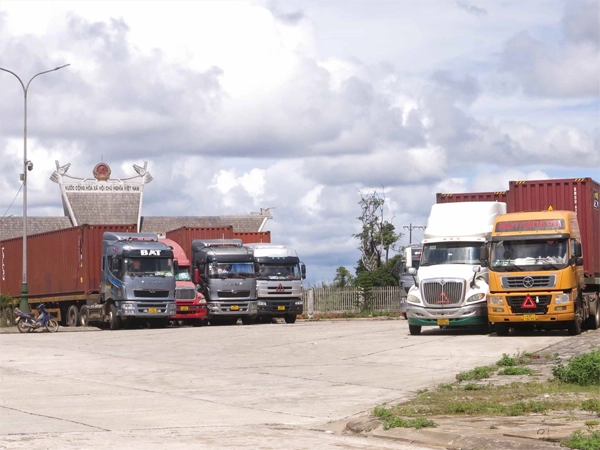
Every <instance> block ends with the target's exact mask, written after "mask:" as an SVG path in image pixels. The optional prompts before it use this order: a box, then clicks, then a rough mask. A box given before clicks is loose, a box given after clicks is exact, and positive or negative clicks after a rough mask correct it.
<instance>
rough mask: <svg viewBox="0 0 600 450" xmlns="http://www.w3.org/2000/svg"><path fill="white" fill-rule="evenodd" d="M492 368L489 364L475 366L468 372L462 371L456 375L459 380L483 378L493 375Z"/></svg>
mask: <svg viewBox="0 0 600 450" xmlns="http://www.w3.org/2000/svg"><path fill="white" fill-rule="evenodd" d="M492 372H493V370H492V368H491V367H487V366H480V367H475V368H474V369H472V370H469V371H468V372H461V373H459V374H458V375H457V376H456V379H457V380H458V381H468V380H482V379H484V378H489V377H491V376H492Z"/></svg>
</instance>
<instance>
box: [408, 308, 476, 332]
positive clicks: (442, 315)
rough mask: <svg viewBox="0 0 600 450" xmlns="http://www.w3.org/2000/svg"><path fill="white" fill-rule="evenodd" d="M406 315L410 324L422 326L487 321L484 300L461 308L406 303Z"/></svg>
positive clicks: (464, 324) (462, 324) (470, 324)
mask: <svg viewBox="0 0 600 450" xmlns="http://www.w3.org/2000/svg"><path fill="white" fill-rule="evenodd" d="M406 316H407V319H408V323H409V324H410V325H419V326H422V327H427V326H442V325H444V326H448V327H463V326H483V325H486V324H487V321H488V317H487V304H486V303H485V302H482V303H475V304H473V305H469V306H463V307H461V308H424V307H422V306H414V305H408V306H407V308H406ZM446 320H447V321H448V322H447V323H446Z"/></svg>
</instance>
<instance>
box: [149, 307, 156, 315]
mask: <svg viewBox="0 0 600 450" xmlns="http://www.w3.org/2000/svg"><path fill="white" fill-rule="evenodd" d="M148 312H149V313H152V314H156V313H157V312H158V311H157V309H156V308H148Z"/></svg>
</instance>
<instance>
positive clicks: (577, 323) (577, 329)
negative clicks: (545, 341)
mask: <svg viewBox="0 0 600 450" xmlns="http://www.w3.org/2000/svg"><path fill="white" fill-rule="evenodd" d="M581 322H582V320H581V309H580V308H579V307H578V308H577V309H576V310H575V320H571V322H569V326H568V327H567V331H568V332H569V335H571V336H577V335H579V334H581V325H582V323H581Z"/></svg>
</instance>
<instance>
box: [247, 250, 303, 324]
mask: <svg viewBox="0 0 600 450" xmlns="http://www.w3.org/2000/svg"><path fill="white" fill-rule="evenodd" d="M244 246H245V247H248V248H250V249H252V251H253V253H254V262H255V269H256V295H257V307H258V319H259V320H260V321H262V322H271V320H272V319H273V318H277V317H282V318H283V319H284V320H285V323H294V322H296V318H297V316H299V315H302V312H303V306H304V302H303V301H302V292H303V287H302V280H304V279H306V266H305V265H304V263H302V262H301V261H300V258H299V257H298V253H296V250H295V249H293V248H292V247H288V246H285V245H277V244H256V243H255V244H245V245H244Z"/></svg>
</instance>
